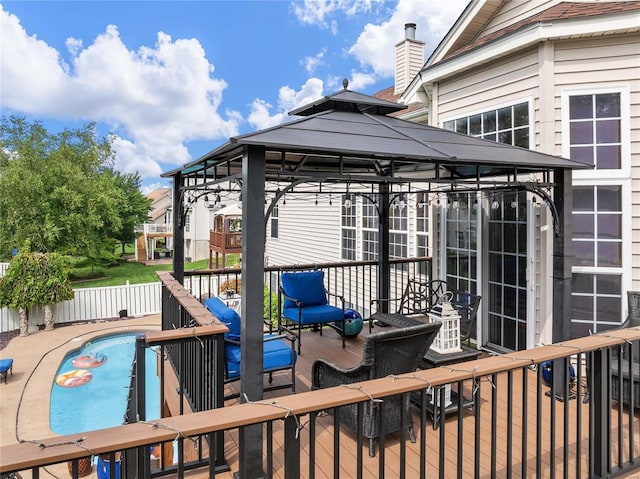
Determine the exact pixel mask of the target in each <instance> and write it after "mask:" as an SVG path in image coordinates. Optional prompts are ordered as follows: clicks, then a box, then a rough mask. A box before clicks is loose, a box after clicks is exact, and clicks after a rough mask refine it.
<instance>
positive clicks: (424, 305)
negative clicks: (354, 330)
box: [369, 279, 447, 332]
mask: <svg viewBox="0 0 640 479" xmlns="http://www.w3.org/2000/svg"><path fill="white" fill-rule="evenodd" d="M446 287H447V283H446V281H442V280H433V281H429V282H427V281H418V280H416V279H409V281H407V286H406V287H405V289H404V292H403V293H402V296H400V297H399V298H379V299H373V300H371V304H370V308H369V310H370V311H373V309H374V307H375V306H376V305H377V308H378V309H379V308H380V305H382V304H386V305H387V308H388V307H389V305H391V304H397V305H398V307H397V308H396V311H395V312H394V313H383V312H380V311H376V312H373V313H371V315H370V316H369V332H371V331H372V329H373V325H374V324H376V323H378V322H380V323H387V322H388V321H386V320H387V319H390V318H389V317H388V316H389V314H391V315H392V316H395V315H398V314H401V315H404V316H406V315H412V314H427V312H428V311H429V310H430V309H431V307H432V306H433V305H434V304H436V303H437V302H438V299H439V298H440V296H442V294H443V293H444V292H445V291H446Z"/></svg>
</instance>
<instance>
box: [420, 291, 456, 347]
mask: <svg viewBox="0 0 640 479" xmlns="http://www.w3.org/2000/svg"><path fill="white" fill-rule="evenodd" d="M452 299H453V293H451V292H450V291H447V292H446V293H444V294H443V295H442V296H441V297H440V300H439V301H438V304H436V305H435V306H434V307H433V308H431V310H429V313H428V315H429V321H430V322H435V321H440V322H441V323H442V326H441V327H440V330H439V331H438V334H437V336H436V338H435V339H434V341H433V344H432V345H431V348H432V349H433V350H435V351H437V352H438V353H441V354H446V353H457V352H460V351H462V349H461V348H460V315H459V314H458V311H456V309H455V308H454V307H453V306H452V305H451V300H452Z"/></svg>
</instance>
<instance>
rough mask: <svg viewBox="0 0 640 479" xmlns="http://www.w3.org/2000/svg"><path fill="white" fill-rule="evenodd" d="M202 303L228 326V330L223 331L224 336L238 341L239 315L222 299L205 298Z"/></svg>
mask: <svg viewBox="0 0 640 479" xmlns="http://www.w3.org/2000/svg"><path fill="white" fill-rule="evenodd" d="M204 305H205V307H206V308H207V309H208V310H209V311H211V313H212V314H213V315H214V316H215V317H216V318H218V319H219V320H220V321H222V322H223V323H224V324H226V325H227V328H229V332H228V333H225V335H224V337H225V338H229V339H233V340H235V341H239V340H240V315H238V313H236V312H235V311H234V310H233V309H231V308H230V307H229V306H227V305H226V304H224V301H221V300H220V299H219V298H216V297H212V298H207V299H206V300H205V302H204Z"/></svg>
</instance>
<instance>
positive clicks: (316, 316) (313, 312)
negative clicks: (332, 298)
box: [282, 304, 344, 324]
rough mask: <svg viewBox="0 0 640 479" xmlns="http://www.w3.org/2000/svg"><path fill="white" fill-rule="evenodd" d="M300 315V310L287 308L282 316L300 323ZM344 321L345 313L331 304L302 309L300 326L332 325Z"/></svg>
mask: <svg viewBox="0 0 640 479" xmlns="http://www.w3.org/2000/svg"><path fill="white" fill-rule="evenodd" d="M298 314H299V311H298V308H297V307H295V306H294V307H292V308H291V307H289V308H287V307H285V308H284V310H283V311H282V315H283V316H284V317H285V318H287V319H288V320H290V321H293V322H294V323H297V322H298ZM343 319H344V313H343V311H342V309H341V308H338V307H337V306H331V305H330V304H322V305H318V306H308V307H305V308H302V315H301V317H300V324H318V323H330V322H331V321H342V320H343Z"/></svg>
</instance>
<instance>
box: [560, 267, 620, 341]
mask: <svg viewBox="0 0 640 479" xmlns="http://www.w3.org/2000/svg"><path fill="white" fill-rule="evenodd" d="M572 291H573V293H572V295H571V303H572V314H571V319H572V325H571V327H572V335H573V336H574V337H580V336H588V335H589V334H590V333H598V332H601V331H605V330H607V329H611V328H612V327H615V326H618V325H619V324H620V318H621V316H622V293H621V291H622V276H621V275H620V274H598V273H574V274H573V280H572Z"/></svg>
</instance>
